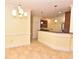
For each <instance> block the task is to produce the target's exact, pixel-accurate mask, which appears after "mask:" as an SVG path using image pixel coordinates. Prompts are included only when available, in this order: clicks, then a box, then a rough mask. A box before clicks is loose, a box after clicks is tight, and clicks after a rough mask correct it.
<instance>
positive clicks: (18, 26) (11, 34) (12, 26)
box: [5, 4, 31, 48]
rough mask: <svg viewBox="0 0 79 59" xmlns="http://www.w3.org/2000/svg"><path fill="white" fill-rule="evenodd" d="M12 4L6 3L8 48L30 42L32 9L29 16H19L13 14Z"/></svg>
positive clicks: (28, 12)
mask: <svg viewBox="0 0 79 59" xmlns="http://www.w3.org/2000/svg"><path fill="white" fill-rule="evenodd" d="M12 10H13V6H12V5H9V4H8V5H7V4H6V10H5V12H6V15H5V16H6V29H5V30H6V36H5V38H6V39H5V43H6V44H5V45H6V48H10V47H17V46H21V45H28V44H30V34H31V32H30V29H31V28H30V25H31V23H30V22H31V11H30V10H28V11H27V14H28V16H27V17H23V18H19V17H14V16H12Z"/></svg>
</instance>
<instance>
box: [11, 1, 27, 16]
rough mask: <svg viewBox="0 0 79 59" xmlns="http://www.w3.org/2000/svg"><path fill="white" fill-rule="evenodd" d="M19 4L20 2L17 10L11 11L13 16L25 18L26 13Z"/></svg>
mask: <svg viewBox="0 0 79 59" xmlns="http://www.w3.org/2000/svg"><path fill="white" fill-rule="evenodd" d="M21 3H22V2H21V1H20V0H19V4H18V6H17V8H16V9H13V10H12V15H13V16H19V17H23V16H27V12H24V10H23V8H22V4H21Z"/></svg>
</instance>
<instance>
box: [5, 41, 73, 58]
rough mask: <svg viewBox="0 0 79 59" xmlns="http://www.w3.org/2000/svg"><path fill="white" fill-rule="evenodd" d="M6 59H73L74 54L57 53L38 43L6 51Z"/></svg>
mask: <svg viewBox="0 0 79 59" xmlns="http://www.w3.org/2000/svg"><path fill="white" fill-rule="evenodd" d="M5 54H6V55H5V58H6V59H72V52H62V51H56V50H53V49H51V48H49V47H47V46H46V45H44V44H41V43H39V42H38V41H34V42H32V44H31V45H28V46H21V47H16V48H9V49H6V52H5Z"/></svg>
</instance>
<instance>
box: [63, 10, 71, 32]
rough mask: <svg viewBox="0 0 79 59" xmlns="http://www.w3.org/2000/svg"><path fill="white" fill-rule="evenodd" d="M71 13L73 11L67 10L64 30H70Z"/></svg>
mask: <svg viewBox="0 0 79 59" xmlns="http://www.w3.org/2000/svg"><path fill="white" fill-rule="evenodd" d="M70 14H71V12H70V11H68V12H65V23H64V32H66V33H69V30H70Z"/></svg>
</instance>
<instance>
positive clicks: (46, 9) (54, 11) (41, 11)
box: [6, 0, 72, 17]
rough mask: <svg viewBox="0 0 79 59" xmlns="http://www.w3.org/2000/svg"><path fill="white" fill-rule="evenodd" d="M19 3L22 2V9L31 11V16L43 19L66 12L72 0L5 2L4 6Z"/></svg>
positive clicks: (9, 0)
mask: <svg viewBox="0 0 79 59" xmlns="http://www.w3.org/2000/svg"><path fill="white" fill-rule="evenodd" d="M19 1H21V2H22V3H21V4H22V8H23V9H25V10H28V9H30V10H32V15H35V16H44V17H53V16H55V15H58V14H59V13H58V12H59V11H62V12H65V11H68V10H70V6H71V5H72V0H6V4H9V5H12V6H17V5H18V2H19ZM55 5H57V7H54V6H55Z"/></svg>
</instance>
